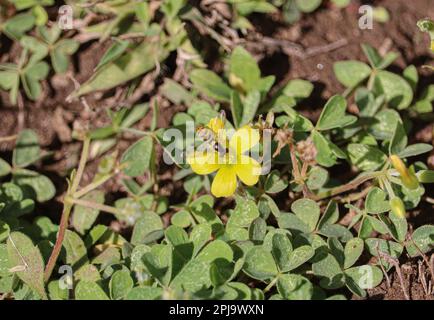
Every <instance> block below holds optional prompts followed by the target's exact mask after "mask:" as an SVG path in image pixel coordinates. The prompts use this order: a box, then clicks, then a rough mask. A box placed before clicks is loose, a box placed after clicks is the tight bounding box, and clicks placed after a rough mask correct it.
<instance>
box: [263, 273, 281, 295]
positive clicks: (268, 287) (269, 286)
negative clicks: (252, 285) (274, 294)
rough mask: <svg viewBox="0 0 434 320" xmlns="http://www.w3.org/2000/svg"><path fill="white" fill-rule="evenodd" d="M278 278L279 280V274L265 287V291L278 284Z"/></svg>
mask: <svg viewBox="0 0 434 320" xmlns="http://www.w3.org/2000/svg"><path fill="white" fill-rule="evenodd" d="M277 280H279V276H277V277H276V278H274V279H273V280H272V281H271V282H270V283H269V284H268V286H266V287H265V289H264V293H265V292H268V291H270V290H271V288H273V287H274V285H275V284H276V282H277Z"/></svg>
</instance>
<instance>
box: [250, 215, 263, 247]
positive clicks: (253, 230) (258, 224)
mask: <svg viewBox="0 0 434 320" xmlns="http://www.w3.org/2000/svg"><path fill="white" fill-rule="evenodd" d="M266 232H267V223H266V222H265V220H264V219H262V218H256V219H255V220H253V222H252V224H251V225H250V227H249V239H250V240H252V241H257V242H260V241H262V240H264V237H265V234H266Z"/></svg>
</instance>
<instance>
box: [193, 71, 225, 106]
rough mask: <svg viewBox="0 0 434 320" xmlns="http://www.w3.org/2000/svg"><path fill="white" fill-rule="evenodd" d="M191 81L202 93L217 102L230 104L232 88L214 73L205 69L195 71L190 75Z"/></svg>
mask: <svg viewBox="0 0 434 320" xmlns="http://www.w3.org/2000/svg"><path fill="white" fill-rule="evenodd" d="M190 80H191V82H192V83H193V85H194V87H195V88H196V89H197V90H198V91H200V92H201V93H203V94H205V95H207V96H208V97H210V98H212V99H215V100H217V101H222V102H229V101H230V97H231V88H229V87H228V86H227V85H226V84H225V83H224V82H223V80H222V79H221V78H220V77H219V76H218V75H217V74H215V73H214V72H212V71H209V70H205V69H195V70H193V71H192V72H191V73H190Z"/></svg>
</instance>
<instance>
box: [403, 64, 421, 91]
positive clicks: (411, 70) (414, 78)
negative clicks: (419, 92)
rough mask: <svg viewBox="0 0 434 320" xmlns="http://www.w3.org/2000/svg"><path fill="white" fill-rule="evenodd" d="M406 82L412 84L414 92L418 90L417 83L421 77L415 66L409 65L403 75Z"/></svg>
mask: <svg viewBox="0 0 434 320" xmlns="http://www.w3.org/2000/svg"><path fill="white" fill-rule="evenodd" d="M402 75H403V76H404V78H405V80H407V82H408V83H409V84H410V86H411V88H412V89H413V91H415V90H416V88H417V83H418V82H419V75H418V73H417V68H416V67H415V66H414V65H409V66H408V67H407V68H405V70H404V72H403V73H402Z"/></svg>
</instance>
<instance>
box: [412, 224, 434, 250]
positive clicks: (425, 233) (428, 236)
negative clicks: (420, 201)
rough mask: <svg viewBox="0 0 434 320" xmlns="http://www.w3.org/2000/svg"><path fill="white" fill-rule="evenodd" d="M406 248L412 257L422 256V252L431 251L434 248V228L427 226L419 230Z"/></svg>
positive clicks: (414, 233)
mask: <svg viewBox="0 0 434 320" xmlns="http://www.w3.org/2000/svg"><path fill="white" fill-rule="evenodd" d="M405 248H406V250H407V252H408V254H409V255H410V256H411V257H415V256H418V255H420V252H423V253H427V252H429V251H431V250H432V249H433V248H434V226H432V225H425V226H421V227H419V228H417V229H416V230H415V231H414V232H413V234H412V236H411V239H410V240H409V241H407V243H406V245H405Z"/></svg>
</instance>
